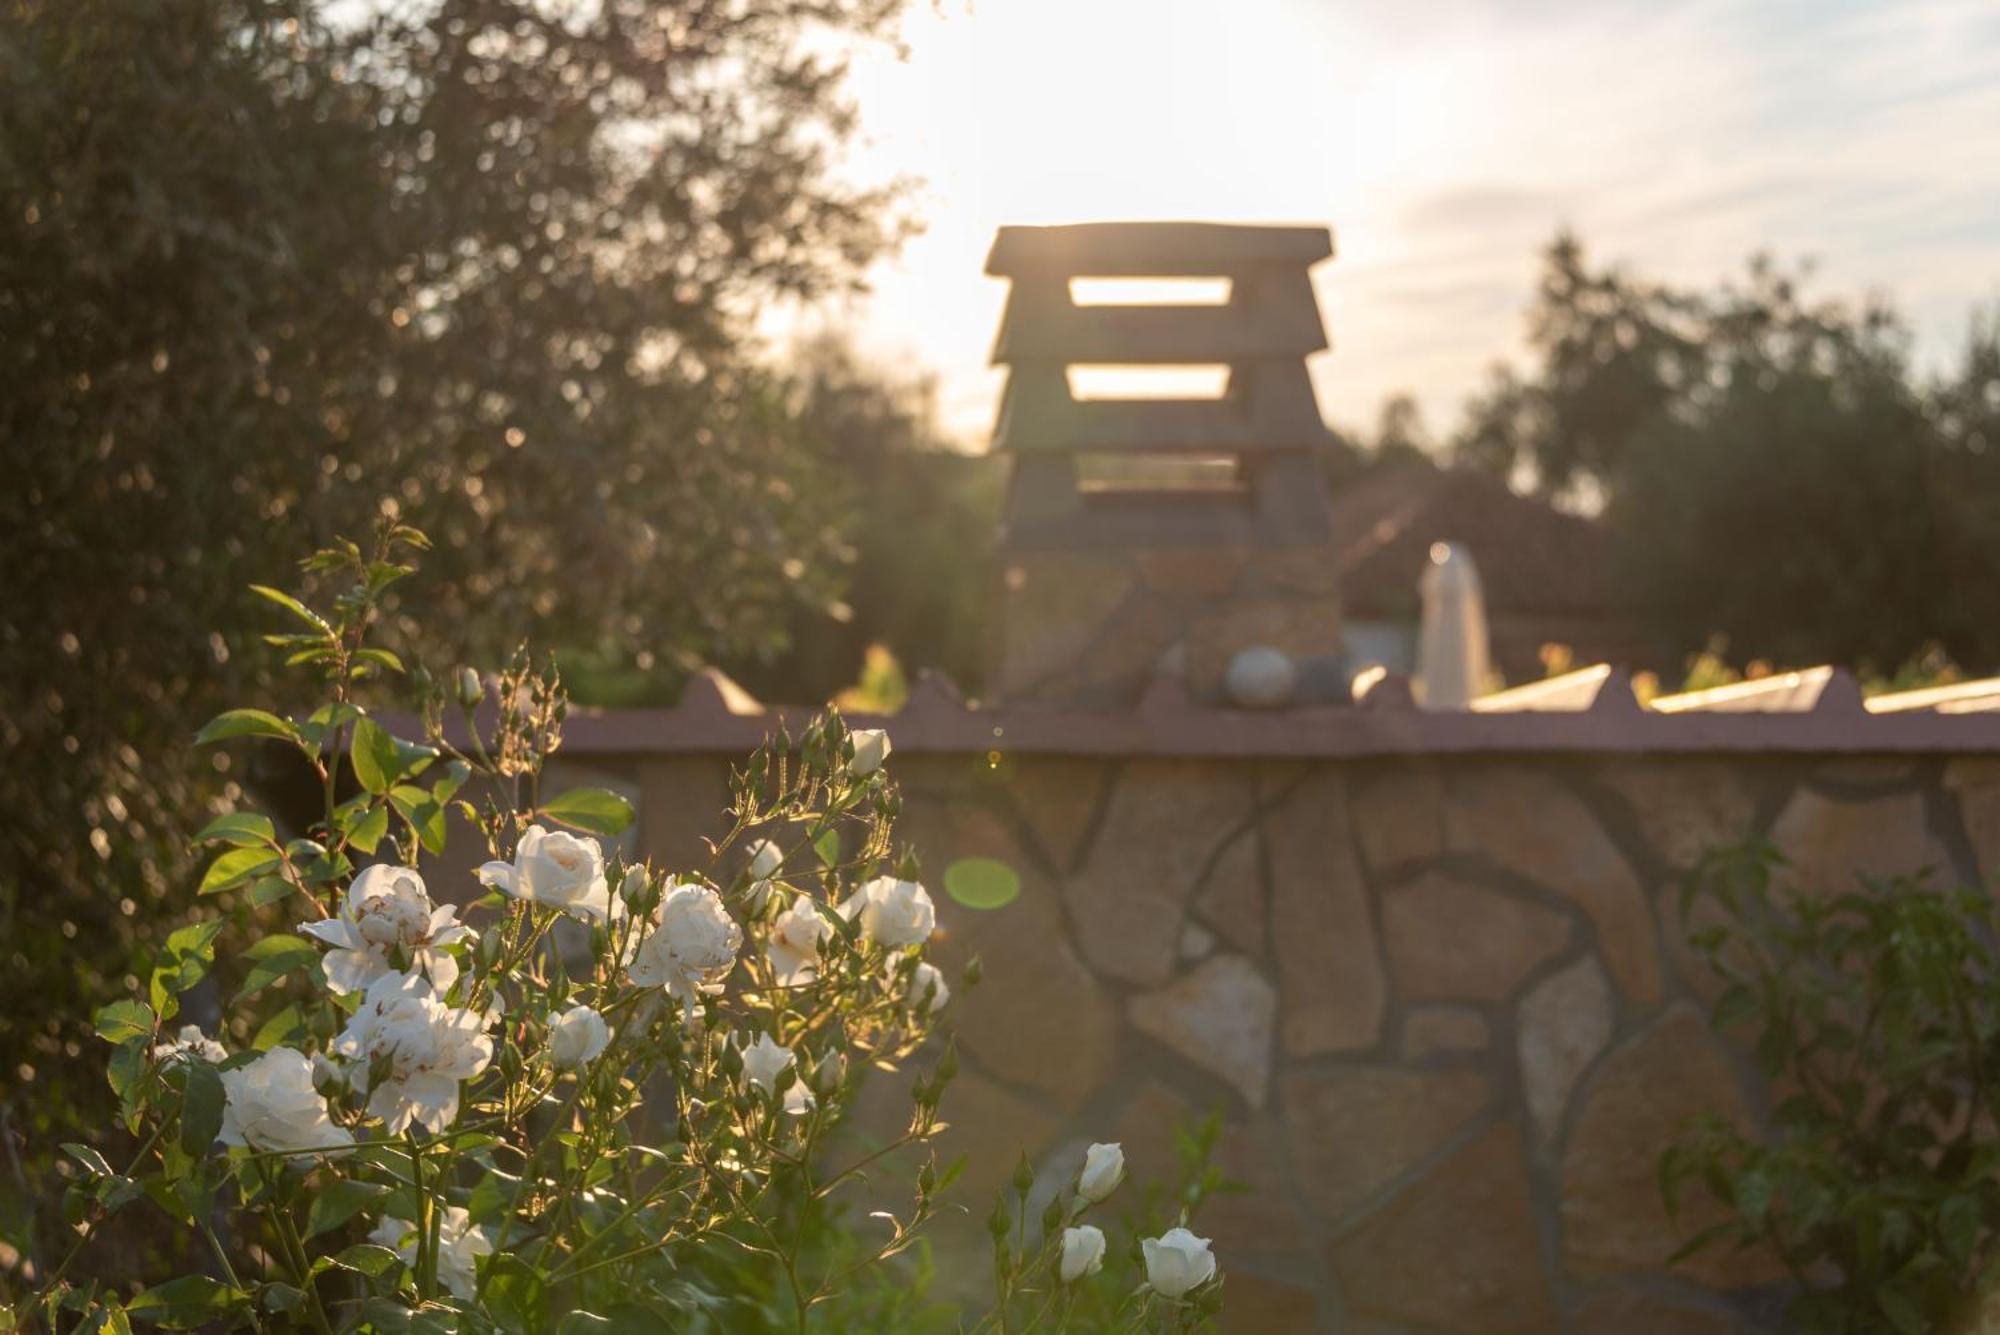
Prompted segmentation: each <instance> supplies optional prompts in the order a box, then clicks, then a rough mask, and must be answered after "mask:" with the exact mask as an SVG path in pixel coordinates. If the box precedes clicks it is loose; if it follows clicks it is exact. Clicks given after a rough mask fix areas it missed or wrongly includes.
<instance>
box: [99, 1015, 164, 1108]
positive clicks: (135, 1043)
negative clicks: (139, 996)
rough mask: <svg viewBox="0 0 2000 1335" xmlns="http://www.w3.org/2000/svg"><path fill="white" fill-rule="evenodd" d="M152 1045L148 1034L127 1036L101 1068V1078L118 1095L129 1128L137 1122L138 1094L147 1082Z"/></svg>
mask: <svg viewBox="0 0 2000 1335" xmlns="http://www.w3.org/2000/svg"><path fill="white" fill-rule="evenodd" d="M151 1046H152V1037H151V1035H142V1036H140V1037H137V1038H128V1039H126V1040H125V1041H124V1042H123V1043H120V1044H119V1045H118V1050H117V1051H116V1052H114V1053H112V1054H111V1060H110V1062H109V1063H107V1064H106V1066H105V1068H104V1078H105V1079H106V1080H107V1081H109V1082H110V1085H111V1092H112V1093H113V1094H116V1095H117V1096H118V1102H119V1107H120V1111H121V1112H122V1113H123V1115H124V1118H125V1125H126V1126H127V1127H128V1128H129V1127H135V1126H137V1125H138V1121H139V1119H138V1110H139V1095H140V1093H141V1092H142V1091H143V1090H144V1089H145V1085H146V1058H147V1055H148V1049H149V1048H151Z"/></svg>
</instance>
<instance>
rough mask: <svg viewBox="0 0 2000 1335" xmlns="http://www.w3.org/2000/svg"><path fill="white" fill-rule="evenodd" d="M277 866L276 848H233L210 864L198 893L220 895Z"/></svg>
mask: <svg viewBox="0 0 2000 1335" xmlns="http://www.w3.org/2000/svg"><path fill="white" fill-rule="evenodd" d="M277 865H278V850H277V849H275V848H232V849H230V850H229V851H228V852H227V853H224V854H223V855H222V856H221V857H219V858H217V859H216V860H215V861H214V862H212V863H210V864H209V867H208V871H207V872H206V873H204V874H203V876H202V878H201V888H200V890H199V891H197V893H198V894H204V895H219V894H221V893H222V892H223V891H224V890H234V889H235V888H236V887H237V886H239V885H241V884H243V883H244V882H245V881H248V880H252V879H254V878H256V877H258V876H262V875H263V874H264V873H265V872H268V871H269V870H271V868H273V867H275V866H277Z"/></svg>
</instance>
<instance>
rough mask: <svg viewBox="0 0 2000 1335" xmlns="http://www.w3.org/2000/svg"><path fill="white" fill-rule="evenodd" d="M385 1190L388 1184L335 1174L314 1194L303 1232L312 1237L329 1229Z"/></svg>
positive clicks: (384, 1193)
mask: <svg viewBox="0 0 2000 1335" xmlns="http://www.w3.org/2000/svg"><path fill="white" fill-rule="evenodd" d="M388 1192H389V1189H388V1188H387V1187H384V1186H380V1185H378V1184H376V1183H374V1182H352V1181H349V1180H348V1179H347V1178H344V1177H337V1178H334V1179H333V1180H332V1181H330V1182H328V1183H327V1184H326V1185H325V1186H323V1187H321V1188H320V1189H319V1194H318V1195H316V1196H314V1197H313V1203H312V1209H311V1210H310V1211H308V1212H307V1214H306V1236H307V1237H309V1238H314V1237H318V1236H319V1235H320V1234H322V1233H330V1232H332V1231H333V1230H334V1229H336V1228H339V1227H340V1226H341V1225H342V1224H344V1223H346V1222H347V1221H348V1220H350V1219H352V1218H354V1216H355V1215H357V1214H359V1213H361V1211H363V1210H365V1209H367V1208H368V1207H369V1206H370V1205H371V1204H373V1203H374V1202H375V1201H377V1200H379V1199H381V1198H382V1197H383V1196H385V1195H387V1194H388Z"/></svg>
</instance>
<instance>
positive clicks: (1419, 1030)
mask: <svg viewBox="0 0 2000 1335" xmlns="http://www.w3.org/2000/svg"><path fill="white" fill-rule="evenodd" d="M1492 1042H1493V1030H1492V1026H1491V1025H1489V1024H1487V1022H1486V1017H1485V1016H1484V1015H1481V1014H1480V1013H1479V1012H1478V1011H1477V1010H1474V1009H1473V1008H1472V1007H1470V1006H1414V1007H1412V1008H1411V1009H1410V1011H1409V1013H1408V1014H1407V1015H1405V1016H1404V1017H1403V1060H1404V1061H1413V1062H1414V1061H1423V1060H1424V1059H1425V1058H1427V1057H1441V1056H1455V1055H1458V1054H1462V1053H1467V1052H1484V1051H1485V1050H1486V1049H1487V1048H1488V1047H1489V1046H1490V1045H1491V1044H1492Z"/></svg>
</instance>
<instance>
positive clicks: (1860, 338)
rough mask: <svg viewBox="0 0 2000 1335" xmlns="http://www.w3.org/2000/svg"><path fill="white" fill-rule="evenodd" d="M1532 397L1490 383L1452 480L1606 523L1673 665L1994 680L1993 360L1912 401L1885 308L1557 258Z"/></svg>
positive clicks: (1627, 593)
mask: <svg viewBox="0 0 2000 1335" xmlns="http://www.w3.org/2000/svg"><path fill="white" fill-rule="evenodd" d="M1529 342H1530V346H1531V347H1532V349H1533V351H1534V356H1535V363H1536V364H1535V366H1534V369H1533V372H1532V374H1529V375H1525V376H1524V375H1523V374H1521V373H1519V372H1516V371H1513V370H1508V369H1503V370H1501V371H1499V372H1497V373H1496V376H1495V380H1494V383H1493V385H1492V386H1491V387H1490V389H1489V391H1488V392H1487V393H1486V394H1485V395H1484V396H1482V397H1481V398H1479V399H1477V400H1476V401H1475V402H1474V403H1473V405H1472V407H1471V411H1470V415H1469V418H1468V421H1467V423H1466V425H1465V427H1464V428H1463V430H1462V431H1461V432H1460V433H1459V435H1458V436H1457V438H1456V439H1455V441H1454V442H1453V453H1454V455H1455V456H1456V457H1457V458H1458V459H1460V460H1461V461H1464V462H1467V463H1470V464H1472V465H1474V466H1478V467H1482V468H1485V469H1488V470H1490V471H1493V472H1495V473H1498V474H1500V475H1502V476H1506V477H1509V478H1511V479H1513V480H1515V481H1516V482H1525V483H1526V484H1527V485H1529V486H1531V487H1533V488H1534V489H1536V490H1538V491H1540V492H1541V493H1543V494H1545V495H1549V496H1551V497H1554V498H1557V499H1559V500H1568V501H1571V502H1576V503H1582V504H1586V505H1601V506H1602V513H1603V518H1604V521H1605V523H1606V524H1607V526H1608V527H1609V528H1610V530H1611V532H1612V534H1613V536H1614V538H1615V539H1616V543H1617V559H1616V570H1617V575H1618V588H1619V590H1620V593H1621V596H1622V597H1623V598H1624V599H1625V601H1626V602H1627V603H1628V605H1629V606H1630V607H1631V608H1632V609H1633V610H1634V611H1635V612H1636V613H1637V614H1639V615H1641V616H1643V617H1645V618H1646V619H1648V620H1649V621H1650V622H1651V623H1652V624H1654V625H1655V626H1656V627H1657V628H1658V629H1659V631H1660V632H1661V634H1662V635H1663V637H1665V639H1666V640H1667V641H1668V642H1669V643H1671V644H1672V645H1673V646H1674V647H1675V648H1676V649H1677V650H1678V651H1679V652H1682V653H1692V652H1694V651H1696V650H1699V649H1701V648H1702V647H1703V646H1704V645H1705V644H1706V643H1707V642H1708V641H1709V640H1710V639H1711V638H1713V637H1715V636H1717V635H1718V634H1719V635H1720V636H1722V637H1723V638H1724V639H1726V641H1727V643H1728V647H1729V651H1730V653H1731V654H1732V655H1733V656H1736V657H1738V658H1740V659H1765V660H1772V661H1776V662H1778V663H1783V664H1796V665H1804V664H1808V663H1815V662H1827V661H1832V662H1838V663H1843V664H1846V665H1849V666H1852V667H1856V668H1859V669H1861V670H1863V671H1869V672H1874V673H1879V674H1883V675H1887V674H1890V673H1893V672H1894V671H1895V670H1896V669H1897V668H1898V667H1899V666H1900V665H1902V664H1904V663H1906V662H1908V661H1910V660H1912V659H1914V658H1917V657H1919V656H1921V655H1923V654H1924V653H1925V652H1926V651H1927V650H1929V649H1931V648H1932V647H1933V646H1938V647H1941V648H1942V649H1943V650H1944V652H1945V653H1946V654H1947V655H1948V656H1949V657H1950V658H1952V659H1954V660H1956V661H1957V662H1959V663H1961V664H1964V665H1967V666H1978V667H1984V666H1992V665H1995V664H2000V626H1996V624H1995V622H1994V621H1993V618H1992V617H1991V615H1990V613H1989V611H1988V609H1987V608H1986V607H1985V606H1983V595H1982V594H1981V592H1980V591H1981V590H1983V589H1984V588H1987V587H1990V586H1991V582H1992V581H1993V579H1994V578H1995V577H1996V576H2000V500H1996V497H2000V339H1996V330H1995V325H1994V323H1993V322H1992V321H1991V320H1977V319H1976V320H1975V322H1974V325H1973V329H1972V334H1971V337H1970V339H1969V341H1968V347H1967V351H1966V355H1965V358H1964V360H1963V362H1962V364H1961V365H1959V366H1958V367H1956V368H1954V369H1953V370H1952V371H1951V372H1950V373H1948V374H1946V375H1944V376H1942V377H1940V378H1937V379H1935V380H1933V381H1930V382H1927V383H1926V382H1922V381H1920V379H1919V377H1918V376H1917V375H1916V374H1915V372H1914V371H1913V369H1912V367H1911V365H1910V359H1909V351H1908V345H1909V339H1908V335H1907V333H1906V331H1905V329H1904V327H1903V325H1902V324H1901V322H1900V320H1899V319H1898V317H1897V316H1896V315H1895V313H1894V312H1893V311H1892V310H1891V309H1889V308H1888V307H1887V306H1885V305H1883V304H1881V303H1879V302H1867V303H1862V304H1859V305H1853V304H1848V303H1842V302H1838V301H1825V300H1817V299H1809V298H1808V296H1807V295H1806V293H1805V289H1804V283H1803V280H1802V277H1801V276H1799V275H1793V274H1789V273H1786V272H1784V271H1782V270H1781V269H1779V268H1778V267H1776V266H1774V265H1773V264H1771V263H1770V262H1768V261H1766V260H1762V259H1759V260H1756V261H1753V262H1752V264H1751V265H1750V267H1749V270H1748V272H1747V274H1746V276H1745V277H1744V279H1743V280H1742V281H1741V282H1740V283H1728V284H1724V285H1722V286H1720V287H1718V288H1716V289H1715V290H1712V291H1703V290H1694V289H1685V288H1677V287H1673V286H1669V285H1665V284H1659V283H1654V282H1649V281H1646V280H1644V279H1641V278H1638V277H1635V276H1633V275H1631V274H1629V273H1626V272H1623V271H1621V270H1619V269H1617V268H1598V267H1594V266H1592V265H1591V264H1590V263H1589V261H1588V259H1587V257H1586V256H1585V254H1584V250H1583V247H1582V246H1581V244H1580V243H1578V242H1577V241H1576V240H1575V239H1574V238H1573V237H1569V236H1564V237H1561V238H1558V240H1557V241H1556V242H1555V244H1554V245H1552V246H1551V247H1550V249H1549V251H1548V254H1547V256H1546V260H1545V264H1544V272H1543V278H1542V281H1541V285H1540V287H1539V290H1538V293H1537V298H1536V303H1535V307H1534V310H1533V313H1532V315H1531V318H1530V322H1529Z"/></svg>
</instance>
